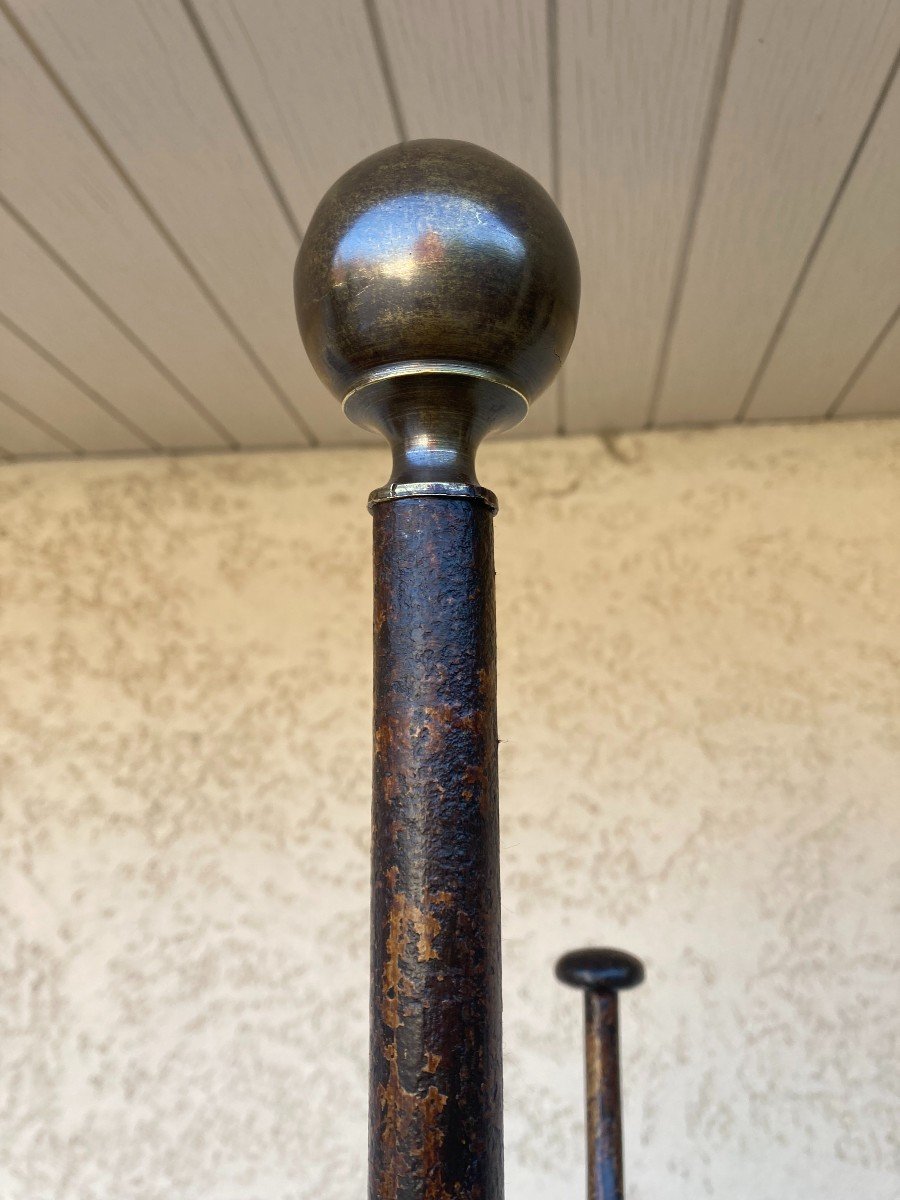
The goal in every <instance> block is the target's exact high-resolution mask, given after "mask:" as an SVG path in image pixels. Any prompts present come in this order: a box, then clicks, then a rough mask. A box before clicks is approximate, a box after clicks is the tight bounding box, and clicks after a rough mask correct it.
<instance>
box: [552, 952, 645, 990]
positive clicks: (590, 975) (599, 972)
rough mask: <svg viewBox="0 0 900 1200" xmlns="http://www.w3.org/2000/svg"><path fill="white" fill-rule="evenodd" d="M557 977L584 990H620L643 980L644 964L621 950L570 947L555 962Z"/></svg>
mask: <svg viewBox="0 0 900 1200" xmlns="http://www.w3.org/2000/svg"><path fill="white" fill-rule="evenodd" d="M556 978H557V979H559V980H560V981H561V982H562V983H567V984H568V985H569V987H578V988H583V989H584V990H585V991H586V992H621V991H624V990H625V989H626V988H633V987H637V986H638V984H640V983H643V982H644V964H643V963H642V962H641V960H640V959H639V958H635V957H634V955H633V954H626V952H625V951H624V950H611V949H589V950H572V951H570V953H569V954H564V955H563V956H562V958H561V959H560V960H559V962H558V963H557V964H556Z"/></svg>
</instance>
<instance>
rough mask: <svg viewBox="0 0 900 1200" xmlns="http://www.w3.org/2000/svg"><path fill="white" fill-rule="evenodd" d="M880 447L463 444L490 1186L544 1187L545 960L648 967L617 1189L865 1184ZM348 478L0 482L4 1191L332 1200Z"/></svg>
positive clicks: (875, 1081)
mask: <svg viewBox="0 0 900 1200" xmlns="http://www.w3.org/2000/svg"><path fill="white" fill-rule="evenodd" d="M898 467H900V424H890V423H882V424H879V423H865V424H843V425H832V426H825V427H801V428H790V427H780V428H755V429H742V430H723V431H719V432H710V433H696V434H652V435H649V436H645V437H644V436H642V437H632V438H627V439H623V440H620V441H618V442H616V443H615V444H614V445H610V446H607V445H604V443H603V442H601V441H599V440H594V439H583V440H574V441H568V442H564V443H560V442H530V443H529V442H525V443H518V444H510V445H506V446H498V447H488V449H487V450H486V452H485V454H484V462H483V470H482V478H483V480H484V482H486V483H488V484H489V485H491V486H493V487H494V488H495V489H496V490H497V491H498V492H499V494H500V497H501V506H502V507H501V513H500V515H499V517H498V521H497V525H496V535H497V566H498V588H499V627H500V669H501V694H500V709H501V736H502V737H503V739H504V741H503V745H502V748H501V770H502V802H503V874H504V888H505V896H504V899H505V910H504V911H505V963H504V969H505V1007H506V1012H505V1038H506V1096H507V1117H506V1123H507V1159H508V1174H507V1192H508V1195H509V1196H510V1197H514V1198H515V1200H553V1198H554V1197H556V1198H558V1200H563V1198H564V1197H576V1196H580V1195H582V1194H583V1184H582V1149H581V1127H580V1122H581V1089H582V1081H581V1063H580V1039H581V1030H580V1019H581V1017H580V1004H579V1000H578V998H577V996H576V995H575V994H574V993H571V992H566V991H564V990H563V989H561V988H560V987H559V986H558V985H557V984H556V983H555V982H554V980H553V978H552V970H551V968H552V963H553V960H554V958H555V957H556V955H557V954H558V953H560V952H561V951H563V950H565V949H568V948H571V947H573V946H577V945H579V944H581V943H585V942H587V943H590V942H600V943H604V942H606V943H612V944H618V945H622V946H624V947H626V948H628V949H631V950H633V951H635V952H637V953H639V954H640V955H642V956H643V957H644V958H645V960H646V962H647V967H648V982H647V984H646V985H645V987H644V988H643V989H642V990H641V991H640V992H639V993H636V994H633V995H631V996H629V997H628V998H627V1000H626V1002H625V1004H624V1014H623V1015H624V1029H623V1039H624V1051H625V1078H626V1088H627V1104H626V1121H627V1127H626V1128H627V1157H628V1167H629V1174H630V1180H631V1190H630V1195H631V1197H632V1198H633V1200H661V1198H665V1200H698V1198H699V1197H704V1196H712V1197H717V1198H721V1200H751V1198H752V1200H787V1198H790V1200H847V1197H850V1196H860V1197H862V1196H865V1197H866V1198H867V1200H894V1198H895V1197H896V1195H897V1188H898V1174H897V1172H898V1161H897V1140H896V1135H897V1128H896V1112H895V1111H894V1113H893V1115H892V1107H893V1106H895V1105H896V1103H897V1075H896V1062H897V1058H896V1051H897V1044H896V1040H894V1041H893V1042H892V1037H893V1038H894V1039H896V1033H897V1026H896V1021H895V1019H894V1017H893V1015H892V1012H893V1010H894V1008H895V1007H896V998H897V986H898V964H897V954H896V945H897V940H898V926H897V922H896V917H895V916H892V915H891V908H892V904H895V903H896V901H897V899H898V887H897V876H896V872H895V873H894V875H893V876H892V874H891V872H892V864H895V863H896V859H897V847H898V839H900V683H898V660H900V631H898V623H900V470H898ZM384 474H385V463H384V456H383V455H381V454H380V453H378V452H368V451H347V452H335V453H311V454H306V455H295V456H291V455H260V456H252V457H245V458H232V457H221V458H200V459H194V460H184V461H178V462H163V461H149V460H147V461H132V462H106V463H97V462H91V463H82V464H76V465H53V464H46V465H36V466H20V467H8V468H4V469H3V470H2V471H0V536H2V541H0V605H2V613H0V622H2V624H0V656H2V672H0V724H2V740H0V772H2V785H0V786H2V823H0V838H2V855H3V864H2V889H0V894H2V899H0V903H2V914H0V1055H2V1070H0V1196H2V1197H3V1198H4V1200H358V1198H359V1197H361V1196H362V1195H363V1194H364V1183H363V1180H364V1163H365V1110H364V1106H365V1080H364V1074H365V1058H366V1036H365V1028H366V992H367V962H366V956H367V918H366V909H367V898H368V871H367V839H368V804H369V796H368V788H369V784H368V776H369V719H370V718H369V696H370V562H369V536H370V533H369V518H368V516H367V514H366V511H365V495H366V493H367V491H368V490H369V488H370V487H372V486H374V485H375V484H377V483H379V482H381V481H382V478H383V476H384ZM892 1048H893V1049H892ZM892 1055H893V1057H892Z"/></svg>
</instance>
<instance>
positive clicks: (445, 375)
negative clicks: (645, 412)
mask: <svg viewBox="0 0 900 1200" xmlns="http://www.w3.org/2000/svg"><path fill="white" fill-rule="evenodd" d="M578 295H579V276H578V262H577V257H576V254H575V249H574V246H573V244H572V239H571V237H570V235H569V232H568V230H567V228H566V226H565V224H564V222H563V220H562V217H561V216H560V214H559V212H558V210H557V209H556V206H555V205H554V204H553V201H552V200H551V199H550V197H549V196H548V195H547V193H546V192H545V191H544V190H543V188H541V187H540V186H539V185H538V184H537V183H536V182H535V181H534V180H533V179H531V178H530V177H529V176H528V175H526V174H525V173H524V172H522V171H520V170H519V169H518V168H516V167H514V166H513V165H512V164H510V163H508V162H506V161H505V160H503V159H501V158H498V157H497V156H496V155H494V154H490V153H488V152H487V151H486V150H481V149H479V148H478V147H476V146H471V145H468V144H466V143H462V142H448V141H422V142H410V143H406V144H403V145H400V146H393V147H391V148H390V149H388V150H384V151H382V152H380V153H379V154H376V155H373V156H372V157H371V158H369V159H366V160H365V161H364V162H362V163H360V164H359V165H358V166H356V167H354V168H353V169H352V170H350V171H349V172H348V173H347V174H346V175H344V176H343V177H342V178H341V179H340V180H338V182H337V183H336V184H335V185H334V187H332V188H331V190H330V191H329V192H328V193H327V194H326V196H325V198H324V199H323V201H322V203H321V204H320V205H319V208H318V209H317V210H316V213H315V214H314V216H313V218H312V221H311V223H310V226H309V230H308V232H307V235H306V237H305V239H304V241H303V245H302V247H301V249H300V254H299V257H298V260H297V269H296V272H295V296H296V303H297V313H298V319H299V324H300V331H301V334H302V337H303V341H304V344H305V346H306V349H307V352H308V353H309V355H310V358H311V359H312V362H313V364H314V366H315V367H316V369H317V371H318V373H319V375H320V377H321V378H322V380H323V381H324V382H325V383H326V385H327V386H328V387H329V388H330V389H331V390H332V391H333V392H334V393H335V394H336V395H337V396H338V397H339V398H340V399H341V400H342V401H343V405H344V411H345V413H346V415H347V416H348V417H349V418H350V420H352V421H354V422H356V423H357V424H359V425H361V426H363V427H364V428H366V429H371V430H374V431H376V432H378V433H381V434H382V435H383V436H384V437H385V438H386V439H387V441H388V443H389V445H390V448H391V452H392V456H393V471H392V474H391V477H390V479H389V481H388V483H387V484H385V486H384V487H381V488H378V489H377V490H376V491H375V492H373V493H372V495H371V496H370V498H369V507H370V510H371V512H372V515H373V518H374V560H375V697H374V699H375V747H374V786H373V807H372V1006H371V1071H370V1143H369V1146H370V1161H369V1197H370V1200H462V1198H465V1200H502V1195H503V1130H502V1072H501V1038H500V1009H501V997H500V885H499V874H500V873H499V844H498V798H497V715H496V660H495V636H494V566H493V541H492V520H493V515H494V513H495V511H496V509H497V501H496V498H495V497H494V495H493V494H492V493H491V492H489V491H487V489H485V488H483V487H481V485H480V484H479V482H478V479H477V477H476V474H475V461H474V460H475V452H476V450H477V448H478V445H479V444H480V442H481V441H482V440H483V438H484V437H485V436H486V435H487V434H489V433H492V432H498V431H500V430H503V429H508V428H509V427H510V426H512V425H514V424H516V423H517V422H518V421H520V420H521V419H522V418H523V417H524V416H525V414H526V412H527V410H528V406H529V404H530V403H531V401H532V400H533V399H534V398H535V397H536V396H537V395H538V394H539V393H540V392H541V391H542V390H543V389H544V388H545V387H546V386H547V384H548V383H549V382H550V381H551V379H552V378H553V376H554V375H555V374H556V372H557V370H558V369H559V367H560V365H561V364H562V361H563V359H564V358H565V356H566V353H567V351H568V349H569V345H570V344H571V341H572V337H573V335H574V331H575V322H576V317H577V310H578Z"/></svg>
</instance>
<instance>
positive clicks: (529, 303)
mask: <svg viewBox="0 0 900 1200" xmlns="http://www.w3.org/2000/svg"><path fill="white" fill-rule="evenodd" d="M579 291H580V281H579V271H578V259H577V256H576V253H575V246H574V244H573V242H572V238H571V235H570V234H569V230H568V228H567V227H566V224H565V222H564V221H563V219H562V216H561V215H560V212H559V210H558V209H557V207H556V205H555V204H554V202H553V200H552V199H551V198H550V196H549V195H548V194H547V192H546V191H545V190H544V189H543V188H542V187H541V186H540V184H538V183H537V182H536V181H535V180H534V179H532V178H531V176H530V175H527V174H526V173H525V172H524V171H522V170H520V169H519V168H518V167H516V166H513V164H512V163H509V162H507V161H506V160H505V159H503V158H500V157H499V156H498V155H496V154H491V153H490V152H489V151H487V150H483V149H481V148H480V147H478V146H473V145H471V144H469V143H468V142H455V141H439V140H429V141H417V142H406V143H402V144H400V145H397V146H391V147H390V148H388V149H387V150H382V151H380V152H379V153H378V154H373V155H372V156H371V157H370V158H367V159H365V160H364V161H363V162H361V163H359V164H358V165H357V166H355V167H353V168H351V170H349V171H348V172H347V173H346V174H345V175H343V176H342V177H341V178H340V179H339V180H338V181H337V183H335V185H334V186H333V187H332V188H331V189H330V191H328V192H327V193H326V195H325V197H324V199H323V200H322V202H321V204H320V205H319V207H318V208H317V209H316V211H315V214H314V215H313V218H312V221H311V222H310V225H309V229H308V230H307V233H306V237H305V238H304V240H303V244H302V246H301V247H300V253H299V255H298V258H297V266H296V270H295V273H294V295H295V300H296V305H297V318H298V321H299V324H300V332H301V335H302V337H303V342H304V345H305V346H306V350H307V353H308V354H309V357H310V359H311V360H312V363H313V365H314V367H315V368H316V371H317V372H318V374H319V376H320V377H321V379H322V380H323V382H324V383H325V384H326V385H327V386H328V387H329V388H330V389H331V391H332V392H334V394H335V395H336V396H338V398H339V399H343V398H344V397H346V396H347V395H348V393H350V392H351V391H354V389H359V388H361V387H364V386H365V385H366V383H367V382H368V381H370V380H371V379H373V378H378V377H379V375H383V374H384V372H385V369H387V370H388V372H389V373H391V374H399V375H402V374H403V372H404V367H403V364H409V365H410V368H411V369H415V370H419V371H422V370H425V371H427V370H428V367H429V365H431V366H433V367H435V368H436V369H437V370H444V371H446V370H450V371H460V370H461V371H463V372H464V371H465V369H466V368H468V367H472V368H474V372H473V373H478V372H481V373H482V374H483V376H484V377H486V378H491V379H495V380H496V381H497V382H499V383H503V384H505V385H507V386H508V387H511V388H514V389H515V390H516V391H517V392H519V393H521V395H522V396H524V397H525V399H526V400H527V401H529V402H530V401H531V400H532V399H533V398H534V397H535V396H537V395H538V393H540V392H541V391H542V390H543V389H544V388H545V387H546V386H547V384H548V383H549V382H550V381H551V379H552V378H553V376H554V375H555V374H556V372H557V371H558V370H559V368H560V366H561V364H562V361H563V359H564V358H565V356H566V354H567V352H568V349H569V346H570V345H571V342H572V338H573V336H574V333H575V322H576V319H577V315H578V298H579Z"/></svg>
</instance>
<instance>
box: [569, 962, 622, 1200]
mask: <svg viewBox="0 0 900 1200" xmlns="http://www.w3.org/2000/svg"><path fill="white" fill-rule="evenodd" d="M556 975H557V978H558V979H560V980H562V982H563V983H567V984H569V986H570V987H578V988H582V989H583V991H584V1033H585V1039H584V1041H585V1084H586V1093H587V1109H586V1113H585V1131H586V1135H587V1168H588V1185H587V1194H588V1200H624V1197H625V1173H624V1168H623V1164H622V1087H621V1080H620V1074H619V992H620V991H622V990H623V989H625V988H632V987H637V986H638V984H640V983H642V982H643V979H644V967H643V964H642V963H641V962H640V960H639V959H636V958H634V957H633V956H632V955H630V954H626V953H625V952H624V951H622V950H573V951H572V952H571V953H569V954H566V955H564V957H563V958H561V959H560V960H559V962H558V963H557V964H556Z"/></svg>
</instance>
